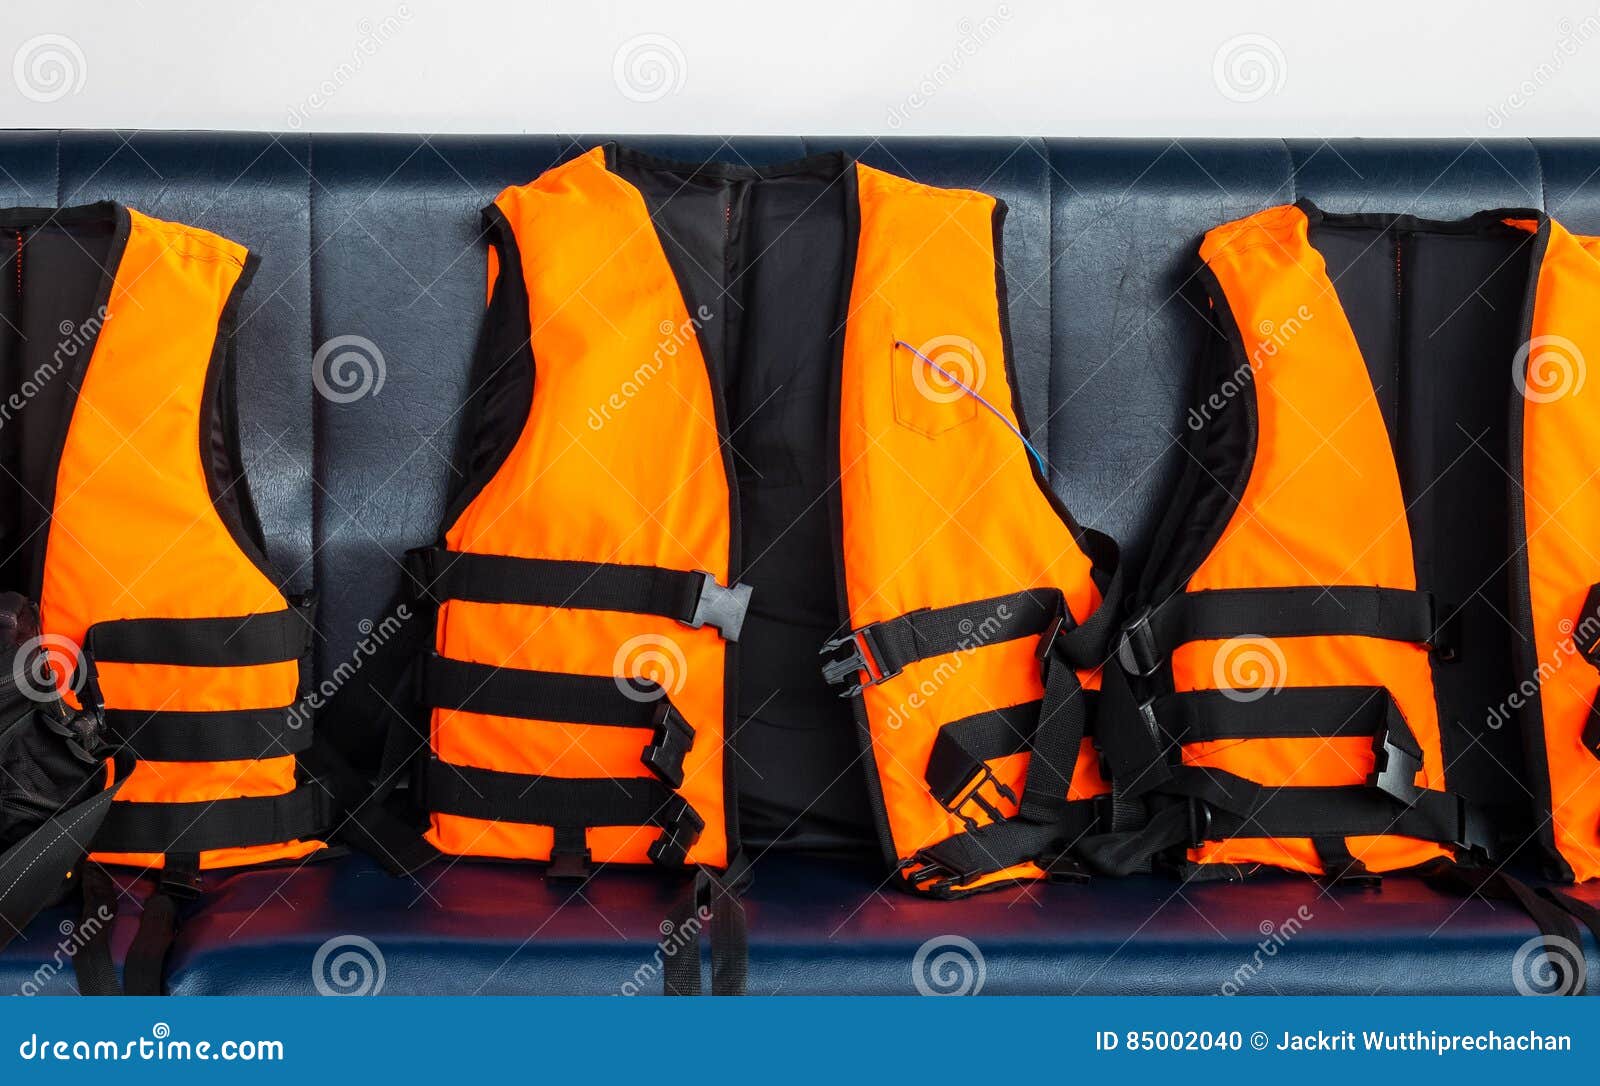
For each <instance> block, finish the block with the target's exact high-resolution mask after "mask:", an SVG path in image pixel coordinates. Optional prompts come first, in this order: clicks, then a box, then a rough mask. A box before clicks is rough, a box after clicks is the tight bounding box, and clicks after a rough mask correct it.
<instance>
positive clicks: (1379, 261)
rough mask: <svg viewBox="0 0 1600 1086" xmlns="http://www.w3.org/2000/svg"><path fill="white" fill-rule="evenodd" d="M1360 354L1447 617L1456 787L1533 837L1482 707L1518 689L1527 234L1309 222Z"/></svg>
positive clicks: (1518, 763)
mask: <svg viewBox="0 0 1600 1086" xmlns="http://www.w3.org/2000/svg"><path fill="white" fill-rule="evenodd" d="M1310 239H1311V243H1312V245H1313V246H1315V247H1316V248H1317V250H1318V251H1319V252H1321V253H1322V255H1323V257H1324V259H1325V260H1326V261H1327V264H1328V274H1329V276H1330V278H1332V279H1333V282H1334V287H1335V290H1336V291H1337V292H1338V294H1339V298H1340V302H1341V304H1342V305H1343V308H1344V311H1345V313H1346V315H1347V318H1348V319H1349V321H1350V324H1351V328H1352V329H1353V330H1354V332H1355V336H1356V341H1357V343H1358V344H1360V347H1361V352H1362V356H1363V357H1364V359H1365V360H1366V363H1367V369H1368V372H1369V373H1370V374H1371V376H1372V381H1373V387H1374V388H1375V389H1376V390H1377V396H1378V403H1379V406H1380V408H1381V409H1382V411H1383V416H1384V422H1385V424H1386V425H1387V427H1388V430H1389V438H1390V442H1391V444H1392V445H1393V447H1394V449H1395V458H1396V462H1397V464H1398V466H1399V471H1400V485H1401V491H1402V493H1403V494H1404V496H1405V501H1406V507H1407V517H1408V519H1409V521H1410V529H1411V534H1412V540H1413V547H1414V554H1415V561H1416V567H1417V583H1418V585H1419V586H1420V587H1423V588H1426V589H1429V590H1431V591H1432V592H1433V593H1434V596H1435V598H1437V599H1438V600H1439V601H1440V602H1441V603H1442V604H1444V605H1447V606H1449V607H1450V608H1451V609H1452V610H1453V611H1455V612H1456V615H1457V617H1456V622H1455V632H1454V638H1455V641H1456V645H1457V651H1458V653H1459V659H1458V661H1457V662H1455V663H1448V662H1438V663H1436V664H1435V666H1434V669H1433V674H1434V688H1435V692H1436V700H1437V703H1438V706H1439V723H1440V729H1441V739H1442V742H1443V745H1444V758H1445V765H1446V770H1445V775H1446V780H1447V781H1448V782H1449V785H1450V788H1451V789H1452V790H1453V791H1457V792H1461V793H1463V794H1464V795H1466V796H1468V797H1469V798H1471V799H1474V800H1476V801H1477V802H1479V803H1481V804H1483V805H1485V806H1487V807H1493V808H1496V809H1495V811H1494V815H1493V817H1494V819H1495V823H1496V825H1498V826H1501V827H1504V828H1505V829H1507V830H1509V831H1513V832H1515V833H1516V834H1517V836H1518V839H1521V837H1522V836H1525V835H1526V832H1527V831H1528V830H1529V829H1531V826H1530V823H1529V814H1528V812H1529V805H1528V803H1527V795H1526V792H1525V788H1524V786H1523V785H1522V784H1521V783H1520V780H1521V773H1522V766H1523V750H1522V743H1521V739H1520V736H1519V735H1518V732H1517V729H1516V727H1515V726H1506V723H1505V722H1504V720H1503V719H1502V720H1501V722H1500V723H1499V724H1498V726H1492V725H1491V720H1490V716H1489V713H1490V711H1491V710H1492V709H1493V707H1494V706H1496V705H1501V704H1503V703H1504V702H1505V700H1506V698H1507V697H1508V696H1509V695H1510V694H1511V692H1512V691H1513V690H1514V689H1515V683H1516V680H1515V677H1514V670H1513V664H1512V654H1511V651H1510V648H1511V644H1512V642H1513V640H1514V639H1516V638H1517V636H1518V635H1517V633H1516V632H1515V630H1514V629H1513V626H1512V623H1513V621H1514V619H1513V611H1512V607H1511V602H1510V601H1511V594H1510V581H1509V576H1510V570H1511V569H1512V565H1511V562H1510V551H1509V547H1510V543H1509V539H1510V533H1509V532H1507V531H1506V530H1505V528H1504V525H1505V524H1506V523H1507V522H1508V518H1509V515H1510V513H1509V508H1508V495H1509V491H1510V487H1511V486H1512V481H1511V474H1510V472H1511V468H1510V465H1511V464H1512V462H1513V461H1512V459H1511V456H1510V448H1509V441H1510V417H1511V414H1510V399H1509V398H1510V397H1513V396H1515V395H1517V393H1516V391H1515V388H1514V386H1513V384H1512V382H1511V367H1512V359H1513V358H1514V357H1515V355H1516V351H1517V346H1518V344H1519V341H1520V338H1521V335H1522V327H1521V325H1522V308H1523V298H1524V296H1525V294H1526V293H1527V289H1528V276H1529V274H1530V271H1531V267H1530V258H1531V255H1532V250H1533V235H1532V234H1529V233H1527V232H1526V231H1523V230H1518V229H1516V228H1513V227H1508V226H1505V225H1503V224H1502V223H1500V222H1499V221H1498V220H1497V219H1495V218H1493V217H1476V216H1475V217H1474V218H1472V219H1467V220H1464V221H1463V222H1460V223H1434V222H1430V221H1427V220H1419V219H1414V218H1410V217H1398V218H1395V219H1393V220H1392V221H1383V220H1379V221H1373V217H1368V216H1362V217H1359V218H1355V219H1353V220H1351V221H1345V220H1344V219H1343V218H1342V217H1340V216H1328V217H1325V218H1323V219H1322V221H1320V222H1317V221H1315V220H1314V221H1313V224H1312V227H1311V231H1310Z"/></svg>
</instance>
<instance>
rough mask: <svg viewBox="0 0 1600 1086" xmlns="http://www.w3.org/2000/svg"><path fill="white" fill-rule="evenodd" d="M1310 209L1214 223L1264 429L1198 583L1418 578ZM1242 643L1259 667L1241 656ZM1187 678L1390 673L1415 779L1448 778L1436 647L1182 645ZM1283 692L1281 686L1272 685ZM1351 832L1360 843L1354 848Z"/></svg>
mask: <svg viewBox="0 0 1600 1086" xmlns="http://www.w3.org/2000/svg"><path fill="white" fill-rule="evenodd" d="M1307 231H1308V224H1307V220H1306V216H1305V213H1304V212H1303V211H1301V210H1300V209H1299V208H1297V207H1292V206H1285V207H1275V208H1269V209H1268V210H1266V211H1262V212H1259V213H1258V214H1256V215H1253V216H1250V217H1249V218H1246V219H1242V220H1240V221H1238V222H1235V223H1230V224H1228V225H1226V226H1222V227H1219V228H1217V229H1216V230H1213V231H1211V233H1210V234H1208V235H1207V236H1206V239H1205V241H1204V243H1203V244H1202V245H1201V249H1200V252H1201V256H1202V258H1203V259H1204V260H1205V262H1206V264H1207V266H1208V268H1209V269H1210V271H1211V273H1212V274H1213V275H1214V276H1215V277H1216V280H1217V283H1218V285H1219V286H1220V287H1221V289H1222V292H1223V295H1224V296H1225V298H1226V300H1227V304H1228V307H1229V310H1230V316H1231V317H1232V321H1233V324H1234V326H1235V328H1236V329H1237V333H1238V335H1239V337H1240V338H1241V339H1242V341H1243V348H1244V352H1245V355H1246V360H1247V362H1248V365H1249V366H1250V369H1251V372H1252V375H1253V380H1252V381H1251V388H1252V394H1253V396H1254V400H1255V406H1256V417H1257V442H1256V449H1255V459H1254V462H1253V464H1252V467H1251V473H1250V478H1249V480H1248V481H1247V483H1246V485H1245V488H1244V493H1243V495H1242V497H1241V499H1240V502H1239V504H1238V507H1237V508H1236V509H1235V510H1234V511H1233V514H1232V516H1231V518H1230V520H1229V522H1228V524H1227V526H1226V527H1225V529H1224V530H1223V532H1222V534H1221V536H1220V537H1219V538H1218V540H1217V543H1216V545H1215V546H1214V547H1213V548H1212V550H1211V552H1210V553H1209V554H1208V555H1207V556H1206V557H1205V559H1204V560H1203V561H1202V562H1201V564H1200V566H1199V567H1198V568H1197V569H1196V571H1195V573H1194V574H1193V576H1192V577H1191V578H1190V579H1189V582H1188V585H1187V590H1188V591H1189V592H1203V591H1207V590H1213V589H1227V588H1272V587H1294V586H1301V585H1369V586H1377V587H1383V588H1397V589H1415V588H1416V587H1417V585H1416V572H1415V564H1414V559H1413V555H1412V548H1411V534H1410V527H1409V524H1408V522H1407V517H1406V509H1405V501H1404V498H1403V496H1402V492H1401V487H1400V477H1399V472H1398V470H1397V468H1396V466H1395V458H1394V451H1393V449H1392V447H1391V445H1390V442H1389V434H1388V430H1387V428H1386V427H1385V425H1384V421H1383V415H1382V412H1381V410H1380V408H1379V406H1378V401H1377V396H1376V394H1375V393H1374V391H1373V388H1372V382H1371V378H1370V376H1369V375H1368V371H1367V368H1366V365H1365V363H1364V361H1363V359H1362V356H1361V350H1360V347H1359V345H1358V344H1357V341H1356V338H1355V333H1354V332H1353V331H1352V329H1351V327H1350V323H1349V320H1348V319H1347V318H1346V315H1345V313H1344V310H1343V308H1342V307H1341V305H1340V304H1339V298H1338V295H1337V293H1336V291H1335V289H1334V286H1333V283H1332V282H1331V280H1330V279H1329V277H1328V271H1327V267H1326V264H1325V263H1324V261H1323V259H1322V256H1321V254H1320V253H1318V252H1317V250H1316V249H1315V248H1314V247H1313V246H1312V245H1311V242H1310V239H1309V237H1308V233H1307ZM1244 655H1250V656H1253V658H1254V660H1255V663H1256V664H1257V665H1259V667H1258V666H1255V665H1246V666H1242V667H1241V666H1239V664H1240V660H1241V659H1242V657H1243V656H1244ZM1172 675H1173V685H1174V689H1175V690H1177V691H1180V692H1181V691H1187V690H1209V689H1230V688H1238V687H1241V686H1242V685H1243V683H1244V682H1246V681H1248V682H1250V683H1252V684H1255V683H1258V682H1259V683H1260V684H1261V685H1263V686H1267V687H1276V688H1282V687H1305V686H1353V685H1354V686H1365V685H1371V686H1381V687H1387V688H1388V689H1389V691H1390V693H1391V694H1392V695H1393V696H1394V699H1395V702H1396V704H1397V705H1398V706H1399V708H1400V711H1401V713H1402V714H1403V715H1404V717H1405V719H1406V721H1407V723H1408V725H1409V726H1410V728H1411V730H1412V732H1413V734H1414V735H1415V736H1416V739H1417V742H1418V744H1419V745H1420V746H1421V748H1422V752H1423V768H1422V771H1421V772H1420V773H1419V774H1418V779H1417V783H1418V784H1419V785H1422V786H1423V787H1429V788H1436V789H1442V788H1443V787H1444V785H1445V774H1444V764H1443V756H1442V752H1441V748H1440V737H1439V721H1438V710H1437V706H1436V703H1435V700H1434V690H1433V677H1432V664H1431V661H1430V658H1429V655H1428V650H1427V648H1426V647H1425V646H1421V645H1410V644H1404V643H1400V642H1394V641H1386V640H1381V639H1376V638H1365V637H1282V638H1275V639H1270V640H1269V639H1264V638H1263V639H1254V638H1237V639H1232V640H1230V641H1207V642H1193V643H1190V644H1186V645H1182V646H1180V647H1178V648H1177V649H1176V650H1175V651H1174V652H1173V654H1172ZM1262 696H1264V697H1271V696H1272V695H1271V693H1266V694H1263V695H1262ZM1183 759H1184V761H1185V763H1187V764H1190V765H1203V766H1210V767H1214V768H1218V769H1223V770H1226V771H1228V772H1231V773H1235V774H1237V775H1239V776H1242V777H1245V778H1247V779H1250V780H1254V781H1257V782H1259V783H1262V784H1266V785H1279V786H1285V785H1329V786H1335V785H1352V784H1359V783H1362V782H1363V781H1364V780H1365V777H1366V775H1367V773H1369V772H1370V771H1371V768H1372V750H1371V741H1370V740H1367V739H1350V740H1317V739H1312V740H1305V739H1258V740H1241V741H1230V742H1205V743H1192V744H1187V745H1186V746H1185V748H1184V752H1183ZM1358 840H1360V839H1359V838H1352V839H1351V840H1350V842H1349V845H1348V847H1350V848H1351V851H1352V852H1356V851H1357V850H1356V844H1355V842H1356V841H1358ZM1447 854H1448V853H1447V852H1446V850H1444V849H1442V848H1440V847H1439V846H1437V845H1435V844H1432V843H1430V842H1424V841H1416V840H1413V839H1410V838H1399V837H1383V838H1378V839H1375V840H1373V841H1371V842H1368V844H1367V846H1366V848H1365V852H1364V853H1362V854H1360V858H1362V859H1363V860H1364V861H1365V862H1367V863H1368V866H1369V867H1371V868H1372V869H1373V870H1376V871H1385V870H1394V869H1397V868H1402V867H1410V866H1414V865H1416V864H1418V863H1422V862H1425V861H1426V860H1428V859H1432V858H1434V857H1436V856H1442V855H1447ZM1190 859H1191V860H1193V861H1194V862H1197V863H1239V864H1252V863H1265V864H1274V865H1277V866H1281V867H1286V868H1289V869H1292V870H1298V871H1308V872H1317V871H1320V870H1321V866H1320V864H1319V862H1318V860H1317V857H1316V853H1315V850H1314V849H1312V847H1311V845H1310V843H1309V842H1308V841H1298V840H1297V841H1274V840H1268V839H1259V838H1254V839H1253V838H1238V839H1234V840H1230V841H1226V842H1209V843H1207V844H1205V845H1204V846H1202V847H1201V848H1198V849H1192V850H1191V851H1190Z"/></svg>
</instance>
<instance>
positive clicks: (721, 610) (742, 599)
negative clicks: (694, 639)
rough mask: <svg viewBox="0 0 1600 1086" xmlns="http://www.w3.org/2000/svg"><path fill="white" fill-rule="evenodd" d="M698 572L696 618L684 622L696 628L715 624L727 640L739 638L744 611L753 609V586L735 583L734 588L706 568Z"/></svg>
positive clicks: (742, 626) (742, 625)
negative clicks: (751, 595)
mask: <svg viewBox="0 0 1600 1086" xmlns="http://www.w3.org/2000/svg"><path fill="white" fill-rule="evenodd" d="M695 572H696V573H698V574H699V575H700V577H701V578H702V579H701V581H700V598H699V599H698V600H697V601H696V602H695V605H694V617H693V618H691V619H689V621H687V622H685V623H684V625H685V626H689V627H691V628H693V629H696V630H698V629H699V628H700V627H702V626H715V627H716V628H717V632H718V633H720V634H721V635H722V639H723V640H724V641H737V640H739V631H740V630H742V629H743V628H744V616H745V612H746V611H748V610H749V609H750V593H751V591H752V589H751V587H750V586H749V585H747V584H736V585H734V586H733V587H732V588H724V587H723V586H722V585H720V584H718V583H717V579H716V578H715V577H713V576H711V574H709V573H707V572H706V571H705V570H703V569H698V570H695Z"/></svg>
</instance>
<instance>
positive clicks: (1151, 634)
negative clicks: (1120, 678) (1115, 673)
mask: <svg viewBox="0 0 1600 1086" xmlns="http://www.w3.org/2000/svg"><path fill="white" fill-rule="evenodd" d="M1150 616H1151V611H1150V608H1148V607H1145V608H1142V609H1141V610H1140V611H1139V613H1138V614H1136V615H1134V616H1133V618H1132V619H1130V620H1129V622H1128V624H1127V625H1126V626H1124V627H1123V628H1122V636H1121V637H1120V638H1118V639H1117V664H1118V665H1119V666H1120V667H1121V668H1122V670H1123V672H1124V673H1125V674H1128V675H1132V676H1134V677H1136V678H1140V679H1143V678H1148V677H1149V676H1151V675H1154V674H1155V672H1156V670H1157V669H1158V668H1159V667H1160V666H1161V653H1160V649H1159V646H1158V645H1157V644H1156V635H1155V631H1154V630H1153V629H1151V627H1150Z"/></svg>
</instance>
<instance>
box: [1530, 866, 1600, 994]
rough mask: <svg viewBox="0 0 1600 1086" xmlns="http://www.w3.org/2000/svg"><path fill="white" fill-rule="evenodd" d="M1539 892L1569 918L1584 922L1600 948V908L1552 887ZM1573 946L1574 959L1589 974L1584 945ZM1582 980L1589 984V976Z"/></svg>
mask: <svg viewBox="0 0 1600 1086" xmlns="http://www.w3.org/2000/svg"><path fill="white" fill-rule="evenodd" d="M1538 892H1539V896H1540V897H1542V898H1544V899H1545V900H1546V901H1548V902H1549V903H1550V904H1552V905H1554V906H1555V907H1556V908H1558V909H1560V910H1561V911H1562V912H1564V913H1566V914H1567V915H1568V916H1571V917H1573V918H1574V919H1576V920H1579V921H1582V923H1583V926H1584V927H1586V928H1588V929H1589V934H1590V935H1593V936H1594V942H1595V946H1597V947H1600V908H1597V907H1596V906H1594V905H1591V904H1589V903H1588V902H1587V901H1579V900H1578V899H1577V898H1575V897H1573V896H1572V895H1571V894H1563V893H1562V892H1561V891H1560V890H1557V889H1555V888H1554V887H1551V886H1542V887H1540V888H1539V891H1538ZM1572 945H1573V948H1574V953H1573V955H1572V957H1575V958H1577V959H1578V960H1579V962H1581V963H1582V966H1583V967H1584V973H1585V974H1587V972H1588V969H1587V967H1588V961H1587V959H1585V958H1584V956H1583V943H1582V942H1581V941H1574V942H1573V944H1572ZM1582 979H1584V980H1585V982H1587V976H1584V977H1583V978H1582Z"/></svg>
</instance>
